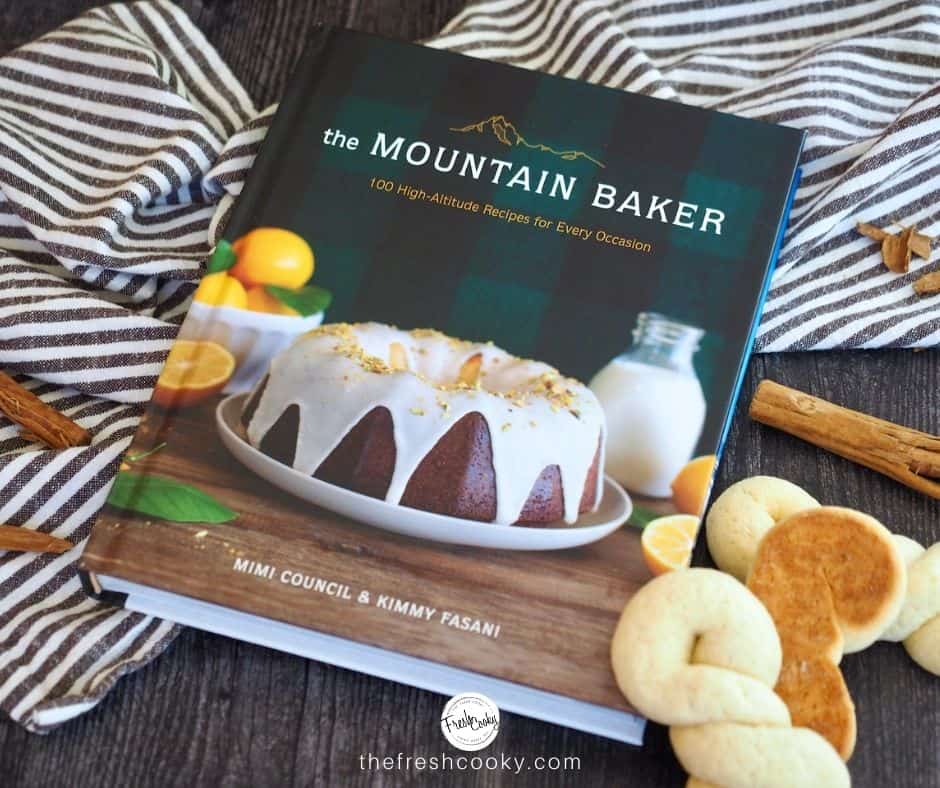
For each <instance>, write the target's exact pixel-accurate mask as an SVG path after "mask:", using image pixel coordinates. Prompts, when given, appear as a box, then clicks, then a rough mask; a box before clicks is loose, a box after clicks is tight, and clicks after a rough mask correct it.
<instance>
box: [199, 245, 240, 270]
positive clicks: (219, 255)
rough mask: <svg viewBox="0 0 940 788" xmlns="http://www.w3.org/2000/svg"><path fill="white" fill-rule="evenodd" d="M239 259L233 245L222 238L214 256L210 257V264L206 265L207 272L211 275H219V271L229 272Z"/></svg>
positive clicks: (213, 252)
mask: <svg viewBox="0 0 940 788" xmlns="http://www.w3.org/2000/svg"><path fill="white" fill-rule="evenodd" d="M237 262H238V257H237V256H236V255H235V250H234V249H233V248H232V245H231V244H230V243H229V242H228V241H226V240H225V239H224V238H222V239H221V240H220V241H219V242H218V243H217V244H216V245H215V249H214V250H213V251H212V254H211V255H210V256H209V262H208V263H206V271H208V272H209V273H210V274H217V273H219V271H228V269H229V268H231V267H232V266H233V265H235V263H237Z"/></svg>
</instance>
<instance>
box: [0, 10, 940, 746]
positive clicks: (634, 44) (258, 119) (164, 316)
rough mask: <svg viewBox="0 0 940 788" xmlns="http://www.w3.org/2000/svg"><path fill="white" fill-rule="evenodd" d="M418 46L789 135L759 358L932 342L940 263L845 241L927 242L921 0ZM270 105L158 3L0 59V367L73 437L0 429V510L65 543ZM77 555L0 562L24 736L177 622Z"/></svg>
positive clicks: (566, 24) (156, 362)
mask: <svg viewBox="0 0 940 788" xmlns="http://www.w3.org/2000/svg"><path fill="white" fill-rule="evenodd" d="M428 43H430V45H432V46H437V47H446V48H451V49H455V50H458V51H462V52H466V53H468V54H471V55H476V56H479V57H487V58H493V59H499V60H505V61H508V62H512V63H517V64H519V65H523V66H526V67H529V68H540V69H545V70H547V71H551V72H554V73H559V74H564V75H566V76H571V77H577V78H580V79H586V80H590V81H594V82H601V83H604V84H607V85H610V86H613V87H617V88H623V89H629V90H633V91H639V92H643V93H648V94H651V95H656V96H660V97H663V98H668V99H672V100H678V101H684V102H689V103H694V104H698V105H701V106H707V107H713V108H716V109H721V110H726V111H732V112H736V113H740V114H742V115H748V116H751V117H759V118H763V119H766V120H772V121H777V122H781V123H786V124H790V125H794V126H797V127H800V128H803V129H806V130H807V131H808V132H809V135H810V136H809V143H808V145H807V149H806V153H805V156H804V180H803V185H802V187H801V188H800V191H799V193H798V196H797V201H796V206H795V209H794V215H793V220H792V224H791V228H790V231H789V233H788V235H787V239H786V243H785V245H784V249H783V253H782V256H781V262H780V267H779V270H778V272H777V275H776V278H775V279H774V283H773V290H772V293H771V297H770V300H769V301H768V304H767V307H766V309H765V312H764V317H763V323H762V326H761V331H760V337H759V340H758V341H759V346H760V349H762V350H764V351H771V350H799V349H816V348H832V347H887V346H895V347H910V346H917V345H919V346H929V345H935V344H937V343H938V340H940V296H933V297H929V298H920V299H918V298H917V297H916V296H915V295H914V293H913V291H912V290H911V282H912V280H913V279H914V278H916V277H917V276H919V275H921V274H923V273H925V272H926V271H927V270H929V269H931V268H932V269H937V268H938V267H940V263H938V262H932V263H922V262H920V261H917V262H915V264H914V265H913V266H912V268H914V269H915V270H913V271H912V272H911V274H909V275H907V276H897V275H894V274H889V273H887V272H886V271H885V270H884V269H883V267H882V265H881V263H880V260H879V256H878V252H877V249H876V248H875V245H874V244H872V243H871V242H870V241H868V240H866V239H863V238H860V237H858V236H857V235H856V234H855V233H854V232H853V230H852V227H853V224H854V222H855V221H856V220H857V219H863V220H868V221H872V222H874V223H876V224H879V225H882V224H887V223H889V222H892V221H899V222H904V223H908V224H910V223H916V224H917V225H918V226H919V227H921V228H922V229H923V230H924V231H926V232H928V233H937V232H938V231H940V216H938V209H937V208H936V207H935V206H936V205H937V204H938V201H940V194H938V193H940V179H938V174H940V113H938V102H940V8H938V7H937V6H936V4H934V3H928V2H922V3H915V2H898V1H892V0H877V1H876V0H872V1H871V2H863V3H859V2H830V3H825V2H813V3H807V4H805V5H799V4H795V3H793V2H785V1H784V0H755V2H749V3H742V2H737V3H731V4H714V3H712V2H710V1H709V0H701V2H682V3H669V4H664V3H659V2H653V0H633V1H632V2H619V3H610V4H604V3H599V2H594V1H593V0H591V1H589V0H493V2H481V3H474V4H472V5H471V6H469V7H468V8H467V9H466V10H465V11H464V12H463V13H462V14H460V15H459V16H458V17H457V18H456V19H455V20H454V21H453V22H452V23H451V24H450V25H448V26H447V28H446V29H445V30H444V31H443V32H442V33H441V34H440V35H439V36H438V37H436V38H435V39H433V40H432V41H430V42H428ZM272 112H273V108H269V109H268V110H265V111H264V112H261V113H257V112H256V111H255V109H254V107H253V106H252V103H251V101H250V99H249V98H248V96H247V94H246V93H245V91H244V90H243V89H242V87H241V86H240V85H239V84H238V82H237V81H236V80H235V78H234V77H233V75H232V74H231V72H230V71H229V70H228V69H227V68H226V66H225V64H224V63H223V62H222V61H221V60H220V58H219V57H218V56H217V54H216V53H215V52H214V51H213V50H212V48H211V47H210V46H209V45H208V44H207V42H206V41H205V39H204V38H203V36H202V35H201V34H200V33H199V32H198V30H196V29H195V27H194V26H193V25H192V23H191V22H190V21H189V19H188V18H187V17H186V16H185V15H184V14H183V13H182V12H180V11H179V10H178V9H176V8H175V7H174V6H173V5H171V4H170V3H167V2H160V1H159V0H156V1H154V2H142V3H134V4H128V5H115V6H109V7H106V8H101V9H97V10H95V11H91V12H89V13H87V14H85V15H84V16H82V17H80V18H79V19H77V20H75V21H74V22H71V23H69V24H67V25H65V26H63V27H62V28H60V29H59V30H57V31H55V32H53V33H50V34H49V35H47V36H44V37H43V38H41V39H39V40H38V41H36V42H34V43H32V44H29V45H27V46H24V47H22V48H20V49H18V50H16V51H14V52H12V53H10V54H8V55H6V56H5V57H2V58H0V367H2V368H3V369H5V370H6V371H8V372H12V373H14V374H16V375H17V376H18V379H19V380H21V381H23V382H25V383H26V384H27V385H28V386H29V387H30V388H32V389H33V390H34V391H35V392H37V393H38V394H39V395H40V396H41V397H42V398H43V399H45V400H46V401H48V402H51V403H54V405H55V406H56V407H57V408H59V409H60V410H62V411H63V412H65V413H67V414H69V415H70V416H71V417H72V418H74V419H76V420H77V421H78V422H79V423H81V424H82V425H83V426H85V427H87V428H88V429H90V430H91V431H92V432H93V434H94V440H93V443H92V445H91V446H90V447H87V448H77V449H70V450H66V451H60V452H52V451H47V450H44V449H43V447H41V446H39V445H36V444H33V443H30V442H29V441H28V440H25V439H24V438H23V437H21V436H20V434H19V431H18V430H17V429H16V428H15V427H14V426H13V425H11V424H10V423H9V422H6V421H4V420H2V419H0V522H5V523H13V524H18V525H23V526H26V527H30V528H37V529H41V530H43V531H48V532H54V533H55V534H56V535H58V536H64V537H68V538H71V539H72V540H74V541H76V542H77V543H81V542H82V540H84V539H85V538H86V537H87V535H88V531H89V528H90V526H91V522H92V520H93V518H94V515H95V513H96V512H97V510H98V508H99V507H100V506H101V505H102V503H103V502H104V499H105V496H106V494H107V490H108V487H109V485H110V482H111V480H112V478H113V474H114V472H115V470H116V466H117V462H118V458H119V457H120V455H121V453H122V452H123V450H124V449H125V448H126V447H127V445H128V443H129V442H130V439H131V435H132V433H133V430H134V427H135V425H136V423H137V417H138V414H139V407H140V405H141V403H144V402H146V400H147V399H148V397H149V394H150V389H151V387H152V386H153V384H154V382H155V380H156V377H157V375H158V373H159V370H160V366H161V363H162V361H163V358H164V356H165V354H166V352H167V350H168V348H169V345H170V342H171V341H172V339H173V337H174V335H175V333H176V329H177V327H178V325H179V322H180V321H181V319H182V317H183V315H184V313H185V309H186V304H187V298H188V296H189V295H190V292H191V290H192V285H191V283H192V282H193V281H195V280H196V279H198V277H199V273H200V266H201V264H202V261H203V260H204V259H205V257H206V255H207V253H208V250H209V248H210V245H211V244H212V243H213V242H214V240H215V238H216V237H217V236H218V234H219V231H220V228H221V227H223V226H224V222H225V219H226V217H227V215H228V209H229V208H230V207H231V204H232V201H233V199H234V198H235V197H236V196H237V195H238V193H239V191H240V189H241V185H242V182H243V179H244V177H245V173H246V171H247V170H248V168H249V167H250V165H251V162H252V160H253V157H254V153H255V151H256V149H257V146H258V144H259V142H260V141H261V140H262V139H263V137H264V133H265V130H266V128H267V124H268V121H269V119H270V117H271V114H272ZM938 258H940V252H938ZM79 551H80V548H76V550H73V551H71V552H70V553H67V554H65V555H63V556H34V555H28V554H27V555H22V554H9V553H8V554H0V708H2V709H3V710H4V711H5V712H6V713H7V714H9V715H10V716H11V717H13V719H15V720H17V721H19V722H21V723H22V724H24V725H25V726H27V727H28V728H29V729H30V730H34V731H43V730H48V729H49V728H51V727H52V726H54V725H56V724H58V723H61V722H63V721H64V720H67V719H69V718H71V717H74V716H75V715H77V714H80V713H81V712H83V711H85V710H87V709H89V708H91V707H93V706H94V705H95V704H96V703H97V702H98V701H99V700H100V699H101V698H102V697H103V695H104V694H105V693H106V692H107V691H108V690H109V689H110V688H111V687H112V686H113V685H114V683H115V682H116V681H117V679H118V678H119V677H120V676H121V675H122V674H124V673H127V672H129V671H131V670H134V669H135V668H136V667H138V666H140V665H142V664H144V663H145V662H147V661H148V660H150V659H152V658H153V657H154V656H156V655H157V654H159V653H160V652H161V651H162V650H163V649H164V648H165V647H166V645H167V644H168V643H169V642H170V641H171V640H172V638H173V635H174V634H175V629H174V628H173V626H172V625H170V624H167V623H164V622H161V621H156V620H154V619H151V618H148V617H145V616H140V615H137V614H133V613H128V612H126V611H121V610H114V609H113V608H109V607H107V606H104V605H101V604H98V603H96V602H94V601H92V600H89V599H88V598H87V597H86V596H85V595H84V593H83V592H82V590H81V588H80V586H79V582H78V579H77V578H76V575H75V568H74V567H75V561H76V559H77V555H78V553H79Z"/></svg>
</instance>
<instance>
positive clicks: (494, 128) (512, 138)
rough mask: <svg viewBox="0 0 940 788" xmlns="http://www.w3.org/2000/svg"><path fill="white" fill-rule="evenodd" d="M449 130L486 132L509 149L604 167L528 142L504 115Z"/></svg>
mask: <svg viewBox="0 0 940 788" xmlns="http://www.w3.org/2000/svg"><path fill="white" fill-rule="evenodd" d="M450 130H451V131H456V132H461V133H469V132H476V133H477V134H486V133H487V132H490V133H491V134H492V135H493V136H494V137H496V139H497V140H499V141H500V142H501V143H502V144H503V145H508V146H509V147H510V148H514V147H516V146H517V145H522V146H523V147H525V148H529V149H531V150H537V151H543V152H544V153H550V154H552V155H553V156H557V157H558V158H560V159H564V160H565V161H576V160H578V159H587V160H588V161H589V162H591V163H592V164H596V165H597V166H598V167H603V166H604V165H603V164H602V163H601V162H599V161H598V160H597V159H595V158H594V157H593V156H589V155H588V154H587V153H585V152H584V151H580V150H556V149H555V148H553V147H551V146H550V145H545V144H544V143H541V142H529V141H528V140H527V139H526V138H525V137H523V136H522V135H521V134H520V133H519V130H518V129H517V128H516V127H515V126H514V125H513V123H512V121H510V120H507V119H506V116H505V115H490V117H488V118H486V119H485V120H481V121H480V122H479V123H470V124H468V125H466V126H452V127H451V129H450Z"/></svg>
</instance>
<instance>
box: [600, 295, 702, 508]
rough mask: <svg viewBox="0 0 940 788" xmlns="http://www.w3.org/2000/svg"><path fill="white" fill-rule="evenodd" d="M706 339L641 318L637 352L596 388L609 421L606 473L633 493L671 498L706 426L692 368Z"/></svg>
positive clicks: (616, 363)
mask: <svg viewBox="0 0 940 788" xmlns="http://www.w3.org/2000/svg"><path fill="white" fill-rule="evenodd" d="M703 333H704V332H703V331H702V330H701V329H698V328H694V327H692V326H687V325H684V324H682V323H678V322H676V321H674V320H671V319H669V318H668V317H665V316H663V315H659V314H655V313H652V312H644V313H642V314H640V316H639V318H638V320H637V327H636V329H635V330H634V332H633V347H632V348H630V350H628V351H627V352H626V353H624V354H623V355H621V356H618V357H617V358H615V359H614V360H613V361H611V362H610V363H609V364H608V365H607V366H606V367H604V368H603V369H602V370H601V371H600V372H598V373H597V375H595V376H594V379H593V380H592V381H591V383H590V387H591V390H592V391H593V392H594V394H595V395H596V396H597V398H598V400H600V403H601V406H602V407H603V408H604V415H605V416H606V417H607V460H606V464H605V466H604V468H605V470H606V472H607V473H608V474H610V475H611V476H613V478H615V479H616V480H617V481H618V482H620V483H621V484H622V485H623V486H624V487H626V488H627V489H628V490H631V491H632V492H636V493H640V494H642V495H649V496H655V497H657V498H663V497H667V496H669V495H670V494H671V491H670V489H669V484H670V482H671V481H672V480H673V479H674V478H675V477H676V474H677V473H678V472H679V470H680V469H681V468H682V466H683V465H685V464H686V463H687V462H688V461H689V460H690V459H691V458H692V452H694V451H695V446H696V444H697V443H698V439H699V437H700V436H701V434H702V425H703V424H704V422H705V397H704V395H703V394H702V386H701V384H700V383H699V381H698V378H697V377H696V375H695V368H694V367H693V366H692V356H693V355H694V353H695V351H696V350H698V342H699V340H700V339H701V338H702V335H703Z"/></svg>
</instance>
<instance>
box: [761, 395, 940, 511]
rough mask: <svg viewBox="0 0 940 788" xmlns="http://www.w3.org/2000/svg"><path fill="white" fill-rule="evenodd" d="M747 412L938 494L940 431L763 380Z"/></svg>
mask: <svg viewBox="0 0 940 788" xmlns="http://www.w3.org/2000/svg"><path fill="white" fill-rule="evenodd" d="M750 414H751V418H752V419H754V420H755V421H759V422H760V423H761V424H767V425H769V426H771V427H776V428H777V429H778V430H782V431H783V432H787V433H789V434H790V435H795V436H796V437H798V438H802V439H803V440H805V441H808V442H809V443H812V444H813V445H814V446H819V447H820V448H823V449H827V450H828V451H831V452H833V453H834V454H838V455H839V456H840V457H845V458H846V459H847V460H852V462H857V463H858V464H859V465H864V466H865V467H866V468H871V469H872V470H874V471H878V472H879V473H883V474H884V475H885V476H889V477H891V478H892V479H895V480H897V481H899V482H901V483H902V484H905V485H907V486H908V487H910V488H911V489H914V490H917V491H918V492H922V493H925V494H926V495H929V496H931V497H932V498H940V437H937V436H936V435H930V434H928V433H926V432H920V431H919V430H914V429H911V428H910V427H902V426H901V425H899V424H894V423H893V422H890V421H884V420H883V419H878V418H875V417H874V416H869V415H867V414H865V413H859V412H858V411H854V410H849V409H848V408H843V407H841V406H839V405H834V404H833V403H831V402H827V401H826V400H824V399H820V398H819V397H813V396H811V395H809V394H805V393H803V392H802V391H797V390H796V389H791V388H788V387H787V386H781V385H780V384H779V383H775V382H774V381H772V380H764V381H761V383H760V385H759V386H758V387H757V391H756V393H755V394H754V399H753V400H751V407H750Z"/></svg>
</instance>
